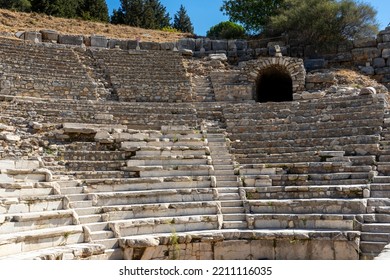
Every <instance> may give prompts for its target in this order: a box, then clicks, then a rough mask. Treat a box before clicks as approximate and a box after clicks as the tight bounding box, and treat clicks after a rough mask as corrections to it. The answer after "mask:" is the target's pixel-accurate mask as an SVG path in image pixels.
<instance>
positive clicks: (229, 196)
mask: <svg viewBox="0 0 390 280" xmlns="http://www.w3.org/2000/svg"><path fill="white" fill-rule="evenodd" d="M238 199H240V195H239V194H238V193H220V194H219V195H218V200H220V201H222V200H238Z"/></svg>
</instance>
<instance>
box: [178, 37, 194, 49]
mask: <svg viewBox="0 0 390 280" xmlns="http://www.w3.org/2000/svg"><path fill="white" fill-rule="evenodd" d="M177 48H178V49H179V50H181V49H187V50H191V51H195V50H196V41H195V39H192V38H183V39H180V40H179V42H178V43H177Z"/></svg>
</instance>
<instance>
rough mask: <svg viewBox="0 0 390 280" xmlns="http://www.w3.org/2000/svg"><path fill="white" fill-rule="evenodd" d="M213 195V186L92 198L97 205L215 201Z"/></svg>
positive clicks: (95, 195)
mask: <svg viewBox="0 0 390 280" xmlns="http://www.w3.org/2000/svg"><path fill="white" fill-rule="evenodd" d="M229 195H230V194H221V196H229ZM213 196H214V192H213V190H212V189H211V188H210V189H195V188H193V189H184V190H176V189H164V190H152V191H128V192H110V193H93V194H91V198H92V199H93V201H94V205H95V206H110V205H111V206H113V205H124V204H128V205H142V204H155V203H176V202H200V201H213ZM88 202H89V201H88ZM91 202H92V201H91ZM90 206H92V205H89V207H90ZM85 207H88V206H85Z"/></svg>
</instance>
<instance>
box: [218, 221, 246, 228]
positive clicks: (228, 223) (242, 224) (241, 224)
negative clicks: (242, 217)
mask: <svg viewBox="0 0 390 280" xmlns="http://www.w3.org/2000/svg"><path fill="white" fill-rule="evenodd" d="M222 228H223V229H247V228H248V223H247V222H246V221H226V222H225V221H224V222H223V226H222Z"/></svg>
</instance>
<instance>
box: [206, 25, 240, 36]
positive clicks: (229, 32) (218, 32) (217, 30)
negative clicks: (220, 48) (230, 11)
mask: <svg viewBox="0 0 390 280" xmlns="http://www.w3.org/2000/svg"><path fill="white" fill-rule="evenodd" d="M206 36H207V37H209V38H212V39H242V38H245V36H246V34H245V29H244V27H242V26H241V25H239V24H237V23H234V22H231V21H223V22H221V23H218V24H217V25H214V26H212V27H211V28H210V30H209V31H207V35H206Z"/></svg>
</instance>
